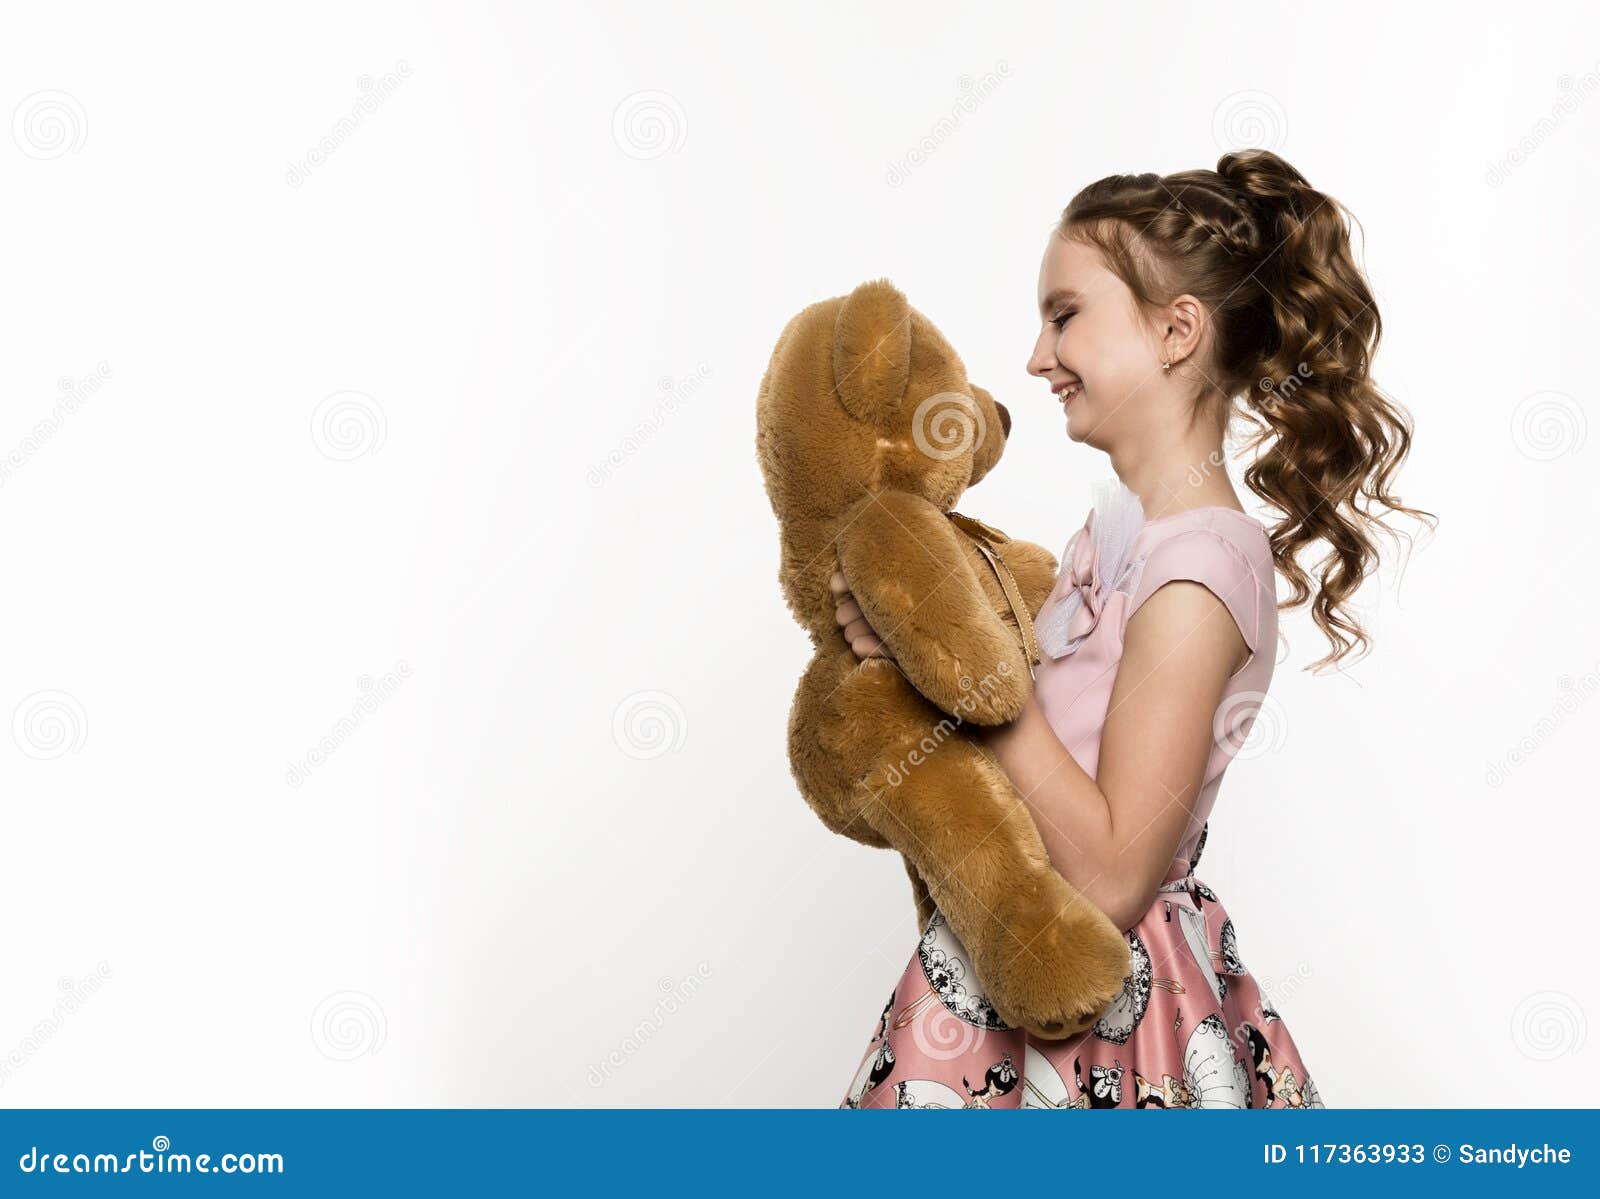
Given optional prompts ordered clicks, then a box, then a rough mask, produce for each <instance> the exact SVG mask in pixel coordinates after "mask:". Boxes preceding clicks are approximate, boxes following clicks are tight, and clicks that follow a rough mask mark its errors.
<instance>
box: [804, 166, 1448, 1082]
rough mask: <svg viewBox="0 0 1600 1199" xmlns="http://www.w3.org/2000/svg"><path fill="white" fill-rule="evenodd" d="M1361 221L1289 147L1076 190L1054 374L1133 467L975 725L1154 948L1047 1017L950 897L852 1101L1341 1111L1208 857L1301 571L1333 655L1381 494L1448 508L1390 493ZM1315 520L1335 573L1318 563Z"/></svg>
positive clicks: (1044, 291)
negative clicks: (1270, 987) (1210, 833)
mask: <svg viewBox="0 0 1600 1199" xmlns="http://www.w3.org/2000/svg"><path fill="white" fill-rule="evenodd" d="M1347 215H1348V214H1347V213H1346V211H1345V210H1344V209H1343V207H1342V206H1341V205H1339V204H1338V203H1337V201H1335V200H1333V199H1332V198H1330V197H1328V196H1326V195H1323V194H1322V193H1320V192H1318V191H1315V190H1314V189H1313V188H1312V187H1311V185H1310V184H1309V183H1307V182H1306V180H1305V178H1304V177H1303V176H1302V175H1301V174H1300V173H1299V172H1298V171H1296V170H1295V169H1294V168H1293V167H1292V166H1290V165H1289V164H1288V163H1287V162H1285V161H1284V160H1283V159H1282V158H1280V157H1278V156H1277V155H1276V154H1273V153H1270V152H1268V151H1265V150H1247V151H1241V152H1238V153H1232V154H1226V155H1224V156H1223V157H1222V159H1221V161H1220V162H1218V164H1217V169H1216V170H1215V171H1208V170H1195V171H1184V172H1180V173H1178V174H1174V175H1166V176H1158V175H1154V174H1144V175H1113V176H1110V177H1108V178H1105V179H1102V180H1100V181H1099V182H1097V183H1093V184H1090V185H1089V186H1088V187H1086V188H1084V189H1083V191H1081V192H1079V193H1078V195H1077V196H1075V197H1074V198H1073V200H1072V202H1071V203H1070V204H1069V205H1068V206H1067V208H1066V210H1065V211H1064V212H1063V214H1062V216H1061V221H1060V224H1059V226H1058V227H1057V229H1056V230H1055V232H1054V234H1053V235H1052V237H1051V239H1050V242H1049V245H1048V247H1047V248H1046V250H1045V254H1044V261H1043V263H1042V264H1041V266H1040V270H1039V294H1038V302H1039V317H1040V321H1041V326H1040V331H1039V336H1038V340H1037V342H1036V343H1035V345H1034V348H1033V356H1032V357H1031V358H1030V359H1029V361H1028V372H1029V373H1030V374H1032V375H1036V376H1038V378H1040V379H1041V380H1043V381H1044V382H1045V383H1047V384H1048V385H1049V388H1050V390H1051V392H1052V394H1053V395H1054V396H1055V397H1056V399H1057V401H1058V402H1059V403H1060V404H1061V406H1062V409H1063V413H1064V416H1065V420H1066V429H1067V436H1068V437H1070V438H1071V439H1072V440H1073V441H1082V442H1087V443H1088V444H1089V445H1091V446H1093V447H1094V448H1096V449H1098V450H1101V451H1103V452H1104V453H1105V454H1106V455H1107V456H1108V457H1109V458H1110V460H1111V468H1112V470H1114V471H1115V472H1116V481H1115V482H1110V483H1108V485H1106V486H1103V487H1102V488H1101V489H1100V490H1099V492H1098V494H1097V496H1096V501H1095V503H1094V506H1093V508H1092V509H1091V511H1090V512H1089V514H1088V516H1087V517H1086V519H1085V520H1084V522H1083V526H1082V527H1081V528H1080V529H1079V530H1078V531H1077V533H1076V534H1074V536H1073V538H1072V539H1071V541H1069V542H1068V543H1067V547H1066V550H1065V552H1064V553H1063V555H1062V564H1061V573H1060V577H1059V580H1058V582H1057V584H1056V588H1055V590H1054V592H1053V593H1052V594H1051V596H1050V598H1049V599H1048V600H1047V601H1046V603H1045V605H1044V608H1043V609H1042V610H1041V612H1040V614H1039V618H1038V622H1037V624H1038V628H1037V632H1038V639H1039V644H1040V648H1041V655H1042V657H1041V664H1040V666H1039V669H1038V674H1037V679H1036V685H1035V690H1034V695H1033V698H1032V699H1030V700H1029V702H1028V705H1027V708H1026V709H1025V710H1024V711H1023V713H1022V715H1021V716H1020V717H1018V719H1017V720H1015V721H1014V722H1012V723H1011V724H1009V725H1005V726H1001V727H996V728H981V729H978V730H977V731H978V733H979V735H980V736H981V737H982V738H983V740H984V741H985V743H986V744H987V745H988V746H989V748H990V749H991V750H992V751H993V752H994V754H995V756H996V758H997V759H998V760H999V762H1000V764H1001V765H1002V766H1003V767H1004V769H1005V771H1006V773H1007V775H1009V777H1010V778H1011V780H1012V782H1013V783H1014V784H1015V785H1016V788H1017V791H1018V793H1019V794H1020V795H1021V797H1022V799H1023V801H1024V802H1025V803H1026V804H1027V806H1028V809H1029V811H1030V812H1031V813H1032V814H1033V817H1034V819H1035V822H1036V823H1037V825H1038V827H1039V832H1040V835H1041V837H1042V838H1043V840H1044V844H1045V848H1046V850H1047V851H1048V852H1049V855H1050V858H1051V860H1052V863H1053V864H1054V865H1055V867H1056V869H1057V870H1059V871H1060V872H1061V874H1062V875H1063V876H1064V877H1065V878H1066V879H1067V880H1068V881H1069V882H1071V883H1073V884H1074V885H1075V886H1076V887H1077V888H1078V889H1079V890H1080V891H1082V892H1083V893H1084V895H1085V896H1086V897H1087V898H1089V899H1090V900H1091V901H1092V902H1094V903H1096V904H1097V905H1099V906H1100V908H1101V909H1102V910H1103V911H1105V912H1106V913H1107V915H1109V916H1110V917H1111V918H1112V919H1113V920H1114V921H1116V922H1117V927H1119V928H1122V929H1126V930H1127V939H1128V947H1129V950H1130V959H1129V964H1130V970H1129V973H1128V975H1127V977H1126V979H1125V980H1124V982H1123V990H1122V994H1121V995H1120V996H1119V997H1118V998H1117V999H1116V1000H1114V1001H1113V1002H1112V1003H1111V1005H1110V1006H1109V1007H1107V1008H1106V1009H1105V1011H1104V1012H1103V1013H1101V1015H1100V1018H1099V1020H1098V1022H1097V1023H1095V1024H1094V1025H1093V1026H1092V1027H1091V1028H1089V1029H1086V1030H1084V1031H1083V1032H1081V1033H1079V1034H1077V1035H1075V1036H1073V1037H1070V1038H1068V1039H1066V1040H1060V1041H1047V1040H1043V1039H1039V1038H1035V1037H1033V1036H1032V1035H1030V1034H1026V1033H1024V1032H1023V1031H1021V1030H1019V1029H1014V1028H1011V1027H1010V1026H1008V1025H1006V1024H1005V1023H1004V1022H1003V1021H1002V1020H1000V1018H999V1017H998V1015H996V1014H995V1012H994V1010H993V1008H992V1006H990V1005H989V1004H988V1002H987V1001H986V1000H985V999H983V998H982V995H981V991H982V986H983V984H982V980H980V979H978V978H977V977H975V976H974V974H973V972H972V970H971V967H970V966H969V965H968V964H967V962H966V960H965V950H964V949H963V948H962V946H961V944H960V942H959V941H957V940H956V939H955V937H954V936H952V934H951V932H950V929H949V926H948V925H947V924H945V922H944V920H943V918H942V917H941V916H940V914H939V913H937V912H935V913H934V915H933V918H932V919H931V920H930V921H929V923H928V926H927V928H926V929H925V930H924V932H923V935H922V939H921V942H920V944H919V945H918V947H917V951H916V953H915V954H914V955H913V957H912V959H911V961H910V963H909V965H908V966H907V967H906V970H905V972H904V973H903V974H902V975H901V977H900V980H899V982H898V984H897V985H896V987H895V990H894V993H893V994H892V995H891V996H890V999H889V1006H888V1008H887V1009H886V1011H885V1013H884V1016H883V1018H882V1019H881V1020H880V1021H879V1023H878V1028H877V1031H876V1033H875V1034H874V1036H873V1038H872V1040H871V1042H870V1043H869V1045H868V1046H867V1050H866V1052H865V1054H864V1055H863V1057H862V1060H861V1064H860V1068H859V1070H858V1072H857V1075H856V1078H855V1080H854V1081H853V1082H852V1083H851V1085H850V1087H849V1089H848V1091H847V1093H846V1095H845V1098H844V1102H843V1104H842V1105H841V1106H846V1107H894V1106H972V1103H971V1101H970V1099H969V1098H968V1097H969V1096H971V1095H972V1094H973V1093H974V1092H973V1088H972V1087H971V1086H970V1085H965V1080H968V1079H973V1078H993V1077H995V1076H996V1075H995V1074H993V1073H992V1072H993V1071H995V1070H997V1069H998V1070H999V1071H1000V1072H1001V1073H1002V1074H1003V1073H1004V1072H1005V1071H1006V1070H1008V1069H1012V1068H1014V1069H1016V1070H1017V1072H1018V1074H1019V1076H1020V1077H1019V1083H1020V1085H1017V1086H1014V1087H1009V1088H1006V1089H1004V1090H999V1089H997V1088H995V1087H993V1086H991V1087H989V1088H987V1089H986V1090H985V1092H984V1095H985V1104H986V1106H990V1107H1017V1106H1021V1107H1083V1108H1098V1107H1235V1108H1244V1107H1256V1108H1264V1107H1321V1106H1323V1104H1322V1101H1321V1099H1320V1098H1319V1096H1318V1094H1317V1089H1316V1087H1315V1085H1314V1084H1313V1083H1312V1080H1311V1077H1310V1074H1309V1072H1308V1070H1307V1067H1306V1063H1305V1062H1304V1060H1302V1058H1301V1056H1300V1053H1299V1050H1298V1049H1297V1048H1296V1046H1295V1043H1294V1039H1293V1038H1292V1037H1291V1036H1290V1035H1289V1030H1288V1029H1287V1028H1286V1027H1285V1025H1284V1023H1283V1021H1282V1020H1281V1019H1280V1018H1279V1016H1278V1013H1277V1012H1275V1011H1274V1010H1273V1009H1272V1007H1271V1006H1269V1005H1268V1003H1267V1002H1266V1001H1265V1000H1264V999H1263V997H1262V995H1261V992H1260V990H1259V989H1258V987H1257V985H1256V982H1255V980H1254V979H1253V978H1252V977H1251V975H1250V972H1249V971H1248V970H1247V969H1246V967H1245V964H1244V962H1243V960H1241V957H1240V951H1239V944H1238V941H1237V939H1236V936H1235V932H1234V927H1233V922H1232V921H1231V920H1230V919H1229V918H1228V913H1227V911H1226V910H1225V909H1224V908H1223V906H1222V904H1221V902H1220V901H1219V900H1218V898H1217V896H1216V894H1215V893H1213V892H1212V890H1211V889H1210V888H1209V887H1207V886H1206V885H1205V884H1204V883H1203V882H1201V881H1200V880H1199V879H1198V878H1197V877H1196V875H1195V867H1196V865H1197V864H1198V863H1199V860H1200V853H1201V848H1202V846H1203V845H1204V844H1205V839H1206V831H1207V830H1206V820H1207V817H1208V816H1209V815H1210V813H1211V809H1212V805H1213V804H1214V803H1215V802H1216V797H1217V789H1218V786H1219V785H1220V783H1221V780H1222V775H1223V772H1224V770H1225V768H1226V767H1227V765H1228V762H1229V761H1230V760H1231V759H1232V758H1233V756H1234V755H1235V753H1236V752H1237V751H1238V750H1239V748H1240V747H1241V746H1242V745H1243V743H1244V741H1245V738H1246V736H1247V735H1248V734H1249V732H1250V731H1251V728H1252V727H1253V725H1254V722H1255V719H1256V715H1257V713H1258V712H1259V710H1260V708H1261V703H1262V700H1263V699H1264V698H1265V694H1266V689H1267V684H1268V681H1269V680H1270V679H1271V677H1272V671H1273V665H1274V657H1275V654H1276V650H1277V627H1278V616H1277V609H1278V603H1277V592H1276V587H1275V576H1274V572H1275V570H1276V571H1281V572H1282V573H1283V574H1284V576H1285V577H1286V578H1287V579H1288V581H1289V586H1290V588H1291V595H1290V598H1289V599H1288V600H1286V601H1285V602H1284V604H1283V606H1284V607H1286V608H1293V607H1296V606H1298V605H1299V604H1301V603H1304V602H1306V601H1307V600H1308V599H1309V600H1310V605H1311V614H1312V619H1313V620H1314V621H1315V622H1316V624H1317V627H1318V628H1319V629H1320V630H1321V631H1322V632H1323V634H1325V635H1326V637H1327V638H1328V641H1329V642H1330V647H1331V648H1330V652H1329V653H1328V654H1327V655H1326V656H1325V657H1323V658H1322V659H1320V660H1319V661H1318V662H1317V663H1315V664H1314V665H1316V666H1319V667H1320V666H1323V665H1326V664H1328V663H1332V662H1337V661H1339V660H1340V659H1341V658H1343V657H1344V656H1345V655H1346V654H1348V653H1349V652H1350V651H1351V650H1352V649H1355V648H1359V649H1360V650H1361V651H1362V652H1365V650H1366V649H1367V648H1368V637H1367V635H1366V633H1365V632H1364V630H1363V629H1362V628H1361V626H1360V625H1359V624H1358V623H1357V621H1356V620H1355V618H1354V616H1353V615H1352V614H1351V613H1350V612H1349V611H1348V609H1347V607H1346V605H1347V603H1348V601H1349V600H1350V597H1351V595H1352V593H1353V592H1354V591H1355V590H1356V588H1357V587H1358V586H1359V585H1360V583H1361V581H1362V579H1363V578H1364V577H1365V576H1366V575H1367V574H1368V573H1369V572H1370V571H1371V570H1372V569H1373V568H1374V567H1375V565H1376V560H1377V552H1376V548H1375V546H1374V543H1373V540H1372V536H1371V533H1372V530H1373V527H1374V526H1377V527H1381V528H1384V529H1386V530H1387V529H1389V526H1388V525H1386V524H1385V523H1384V522H1383V521H1382V520H1381V519H1379V517H1378V516H1377V515H1376V514H1375V512H1374V511H1373V510H1372V506H1373V505H1374V504H1377V505H1382V507H1383V508H1384V509H1386V510H1388V511H1390V512H1404V513H1407V514H1409V515H1411V516H1413V517H1432V514H1431V513H1426V512H1423V511H1421V510H1417V509H1412V508H1407V507H1405V506H1403V505H1402V504H1401V503H1400V502H1399V500H1398V498H1397V497H1396V496H1394V495H1392V494H1391V493H1390V490H1389V489H1390V484H1391V479H1392V477H1393V475H1394V473H1395V471H1396V469H1397V468H1398V467H1399V465H1400V463H1401V462H1402V461H1403V460H1404V458H1405V456H1406V454H1407V452H1408V450H1409V448H1410V439H1411V437H1410V428H1409V423H1408V422H1407V421H1406V420H1405V419H1404V417H1403V415H1402V412H1401V410H1400V409H1399V408H1398V407H1397V406H1396V405H1395V404H1394V403H1392V402H1391V401H1390V400H1388V399H1387V398H1385V397H1384V395H1383V394H1382V393H1381V392H1380V391H1379V390H1378V389H1377V387H1376V386H1374V384H1373V382H1372V380H1371V378H1370V377H1369V369H1370V366H1371V361H1372V355H1373V352H1374V351H1375V349H1376V348H1377V344H1378V339H1379V336H1380V332H1381V324H1380V321H1379V317H1378V313H1377V310H1376V309H1375V308H1374V307H1373V297H1372V293H1371V291H1370V290H1369V288H1368V286H1367V283H1366V281H1365V279H1364V278H1363V276H1362V273H1361V271H1360V270H1359V269H1358V268H1357V266H1356V265H1355V262H1354V260H1353V258H1352V255H1351V250H1350V240H1349V230H1348V226H1347V220H1346V218H1347ZM1235 414H1238V415H1240V416H1241V417H1245V418H1247V419H1249V420H1250V423H1251V424H1252V426H1253V427H1254V428H1255V429H1256V432H1255V433H1254V436H1253V437H1252V438H1251V440H1250V442H1249V445H1248V447H1247V448H1249V449H1256V448H1258V447H1260V446H1262V445H1263V443H1265V447H1266V448H1265V449H1263V450H1261V452H1260V453H1258V454H1257V455H1255V457H1254V461H1253V462H1252V464H1251V465H1250V466H1249V468H1248V469H1247V470H1246V471H1245V472H1244V479H1245V482H1246V484H1247V485H1248V486H1249V488H1250V490H1251V491H1253V492H1255V493H1256V495H1258V496H1259V497H1260V498H1261V499H1263V500H1265V501H1267V503H1268V504H1270V505H1271V506H1272V507H1273V508H1275V509H1277V510H1278V511H1279V512H1281V514H1282V515H1281V516H1276V517H1275V518H1274V521H1273V524H1272V527H1271V528H1270V530H1269V529H1268V528H1267V527H1265V526H1264V525H1263V524H1262V523H1261V522H1259V521H1257V520H1256V519H1255V518H1254V517H1252V516H1250V515H1248V514H1247V513H1246V512H1245V510H1244V507H1243V505H1242V504H1241V503H1240V502H1239V498H1238V496H1237V494H1236V493H1235V492H1234V489H1233V487H1232V485H1231V484H1230V483H1229V480H1228V475H1227V471H1226V469H1225V465H1226V460H1225V457H1224V455H1223V441H1224V437H1225V435H1226V434H1227V432H1228V425H1229V422H1230V420H1231V419H1232V418H1233V417H1234V415H1235ZM1318 541H1320V542H1322V543H1324V544H1325V545H1326V547H1327V549H1328V551H1329V552H1328V553H1327V555H1326V556H1325V557H1323V558H1322V559H1321V560H1320V561H1319V562H1318V563H1317V566H1318V568H1319V569H1318V572H1317V575H1316V577H1315V578H1313V577H1312V576H1311V575H1309V574H1308V573H1307V571H1306V570H1305V569H1304V568H1303V567H1302V566H1301V564H1300V562H1299V560H1298V558H1299V551H1300V550H1301V549H1302V548H1303V547H1306V546H1308V545H1311V544H1312V543H1313V542H1318ZM834 591H835V593H836V594H837V595H838V598H839V608H838V613H837V615H838V619H839V623H840V624H841V625H842V626H844V629H845V636H846V638H847V639H848V640H849V641H850V643H851V646H852V648H853V649H854V650H855V652H856V654H857V656H858V657H863V658H865V657H868V656H883V657H887V656H888V652H887V650H886V649H885V647H884V645H883V643H882V642H881V641H880V640H879V639H878V637H877V635H876V633H875V632H874V630H873V629H872V628H870V627H869V626H868V625H867V623H866V621H865V620H864V619H863V617H862V614H861V609H860V608H859V606H858V605H856V603H855V601H854V598H853V597H852V596H851V595H850V593H849V591H848V590H847V589H846V584H845V580H844V578H843V576H842V575H835V576H834ZM908 1100H911V1101H920V1102H910V1101H908Z"/></svg>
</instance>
